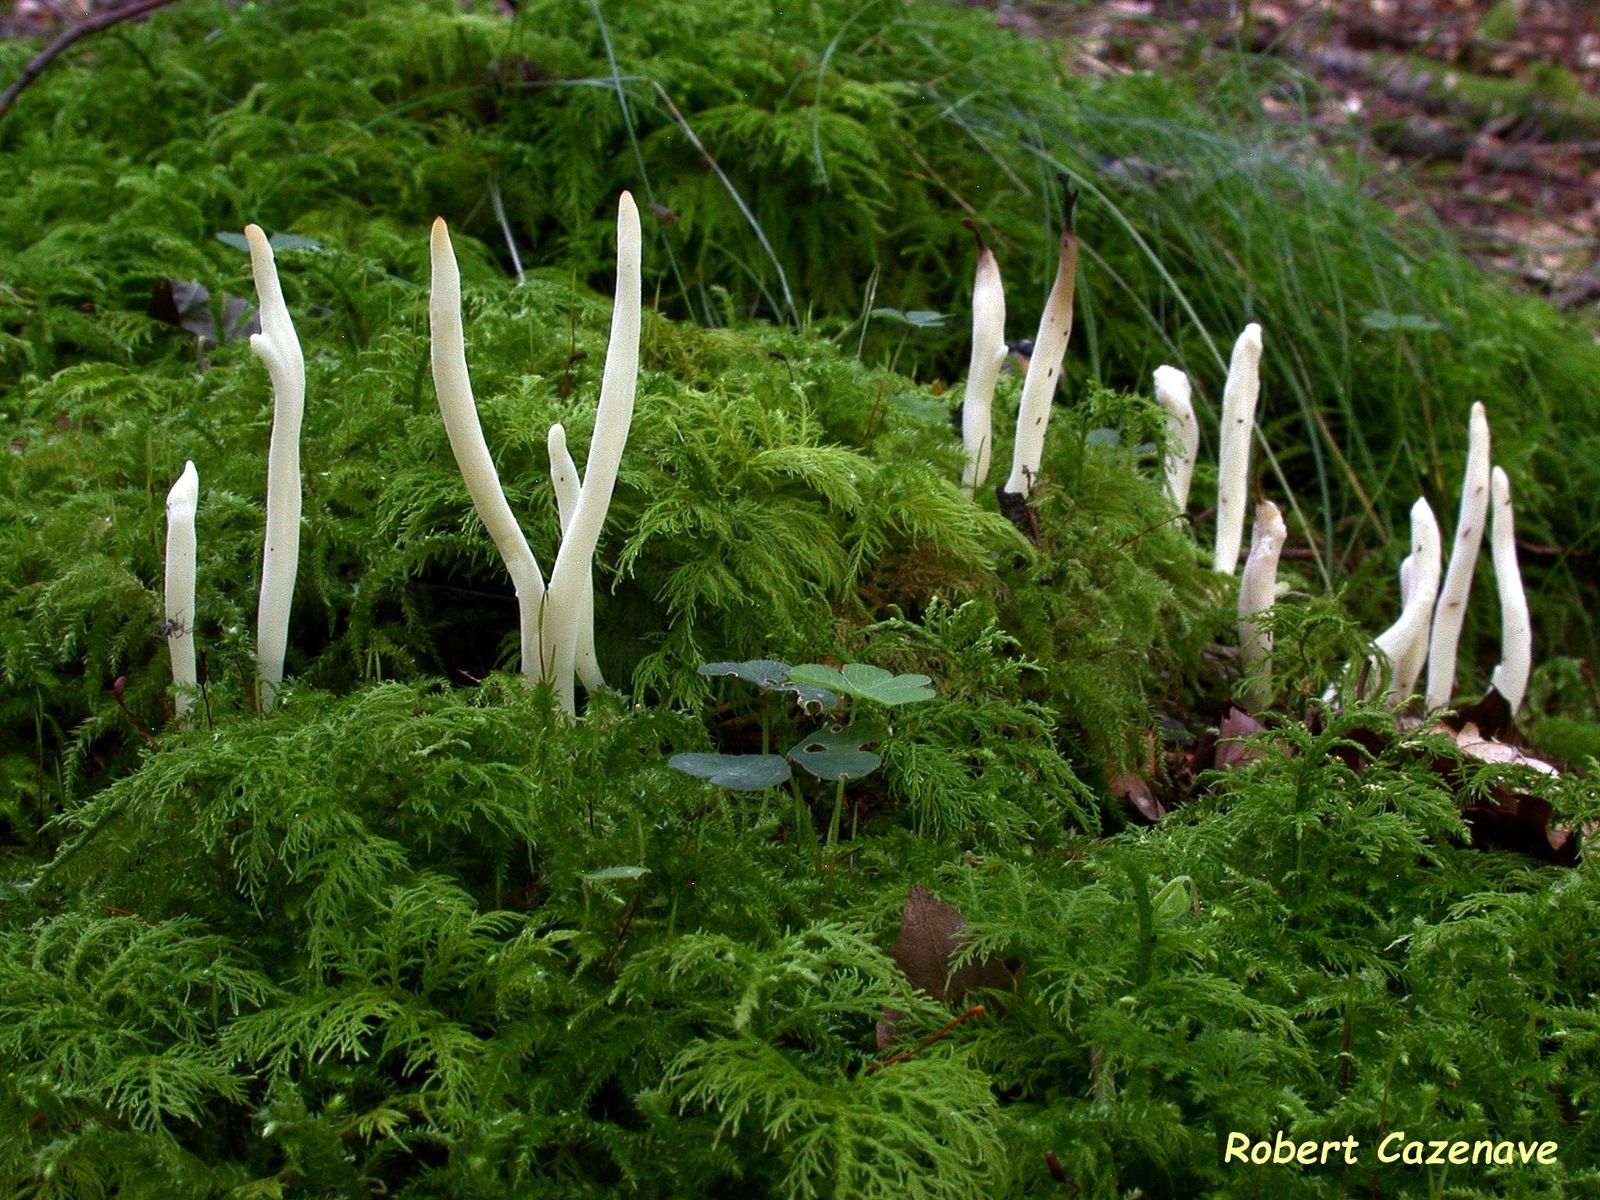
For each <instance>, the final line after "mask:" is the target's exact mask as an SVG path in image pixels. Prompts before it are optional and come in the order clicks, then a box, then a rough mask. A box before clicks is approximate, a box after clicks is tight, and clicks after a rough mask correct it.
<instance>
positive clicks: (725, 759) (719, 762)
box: [667, 754, 790, 792]
mask: <svg viewBox="0 0 1600 1200" xmlns="http://www.w3.org/2000/svg"><path fill="white" fill-rule="evenodd" d="M667 765H668V766H669V767H671V768H673V769H674V770H676V771H682V772H683V773H684V774H685V775H693V776H694V777H695V778H696V779H709V780H710V781H711V782H712V783H714V784H716V785H717V786H718V787H725V788H727V789H728V790H729V791H730V792H760V791H765V790H766V789H767V788H769V787H775V786H777V785H778V784H780V783H783V782H785V781H787V780H788V778H789V774H790V772H789V764H788V762H786V761H785V760H784V757H783V755H781V754H674V755H673V756H672V757H671V758H669V759H668V760H667Z"/></svg>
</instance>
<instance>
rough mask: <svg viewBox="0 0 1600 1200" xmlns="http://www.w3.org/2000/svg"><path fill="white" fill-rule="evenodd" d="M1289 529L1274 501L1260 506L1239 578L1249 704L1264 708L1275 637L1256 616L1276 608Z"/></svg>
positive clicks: (1241, 641)
mask: <svg viewBox="0 0 1600 1200" xmlns="http://www.w3.org/2000/svg"><path fill="white" fill-rule="evenodd" d="M1288 537H1289V530H1288V528H1287V526H1285V525H1284V523H1283V514H1282V513H1280V512H1279V511H1278V506H1277V505H1276V504H1274V503H1272V501H1270V500H1263V501H1262V502H1261V503H1260V504H1258V505H1256V520H1255V525H1254V527H1253V528H1252V530H1251V533H1250V555H1249V557H1248V558H1246V559H1245V564H1244V574H1243V575H1241V576H1240V578H1239V670H1240V673H1241V674H1242V675H1243V676H1244V677H1245V680H1246V692H1245V694H1244V696H1243V699H1244V701H1245V703H1247V704H1249V705H1250V706H1251V707H1252V708H1260V707H1261V706H1262V705H1264V704H1265V703H1266V702H1267V701H1268V700H1269V699H1270V698H1271V695H1272V664H1271V656H1272V635H1271V634H1270V633H1268V632H1267V631H1266V630H1265V629H1263V628H1261V626H1260V624H1259V623H1258V622H1257V621H1256V616H1257V614H1259V613H1260V612H1261V611H1262V610H1263V609H1266V608H1270V607H1271V606H1272V602H1273V598H1274V593H1275V592H1276V590H1277V586H1278V556H1279V555H1280V554H1282V553H1283V543H1284V542H1285V541H1286V540H1287V539H1288Z"/></svg>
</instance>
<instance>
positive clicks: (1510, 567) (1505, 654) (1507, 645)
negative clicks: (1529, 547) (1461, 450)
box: [1489, 467, 1533, 713]
mask: <svg viewBox="0 0 1600 1200" xmlns="http://www.w3.org/2000/svg"><path fill="white" fill-rule="evenodd" d="M1491 490H1492V492H1493V501H1494V522H1493V525H1492V526H1491V528H1490V530H1489V550H1490V554H1491V557H1492V558H1493V560H1494V581H1495V586H1496V587H1497V588H1498V590H1499V592H1500V665H1499V666H1497V667H1495V669H1494V674H1493V675H1492V676H1490V680H1489V682H1490V684H1491V685H1492V686H1493V687H1494V690H1495V691H1497V692H1499V693H1500V694H1501V695H1502V696H1504V697H1505V699H1506V703H1507V704H1508V705H1510V706H1511V711H1512V712H1513V713H1515V712H1516V711H1517V709H1519V708H1521V707H1522V699H1523V697H1524V696H1526V695H1527V693H1528V675H1529V674H1530V673H1531V672H1532V670H1533V624H1532V623H1531V622H1530V621H1529V619H1528V597H1527V595H1526V594H1525V593H1524V592H1523V590H1522V572H1521V571H1520V570H1519V569H1518V568H1517V543H1516V529H1515V528H1514V522H1513V520H1512V517H1513V514H1512V511H1511V481H1510V480H1509V479H1508V478H1506V473H1505V471H1504V470H1503V469H1501V468H1500V467H1496V468H1495V469H1494V475H1493V482H1492V484H1491Z"/></svg>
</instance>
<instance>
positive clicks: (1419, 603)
mask: <svg viewBox="0 0 1600 1200" xmlns="http://www.w3.org/2000/svg"><path fill="white" fill-rule="evenodd" d="M1441 553H1442V551H1441V546H1440V540H1439V522H1438V520H1437V519H1435V517H1434V515H1433V508H1432V506H1431V505H1429V503H1428V502H1427V500H1426V499H1419V500H1418V501H1417V502H1416V503H1415V504H1413V505H1412V506H1411V554H1410V563H1411V566H1410V568H1409V569H1408V573H1409V580H1408V581H1407V580H1406V575H1404V574H1403V575H1402V581H1403V585H1402V586H1403V589H1404V590H1405V591H1406V592H1407V594H1406V596H1405V602H1404V603H1403V604H1402V605H1401V608H1400V617H1399V619H1398V620H1396V621H1395V623H1394V624H1393V625H1391V626H1389V628H1388V629H1386V630H1384V631H1383V632H1382V633H1381V634H1379V635H1378V636H1377V638H1376V639H1375V642H1376V644H1377V647H1378V649H1379V650H1380V651H1382V652H1383V654H1384V656H1385V657H1386V658H1388V660H1389V662H1390V664H1391V673H1390V676H1389V682H1388V686H1387V687H1386V688H1385V689H1384V694H1385V696H1386V698H1387V699H1388V701H1389V703H1390V704H1391V705H1392V704H1396V703H1398V702H1399V701H1401V700H1403V699H1404V698H1405V697H1406V696H1409V695H1410V694H1411V691H1412V689H1413V688H1414V687H1415V685H1416V682H1417V677H1418V676H1419V675H1421V674H1422V668H1423V667H1424V666H1425V665H1426V664H1427V660H1428V625H1429V618H1430V616H1431V615H1432V613H1433V602H1434V600H1435V599H1436V598H1437V597H1438V594H1439V574H1440V569H1441V561H1440V559H1441ZM1406 582H1408V583H1409V587H1408V588H1407V587H1405V583H1406Z"/></svg>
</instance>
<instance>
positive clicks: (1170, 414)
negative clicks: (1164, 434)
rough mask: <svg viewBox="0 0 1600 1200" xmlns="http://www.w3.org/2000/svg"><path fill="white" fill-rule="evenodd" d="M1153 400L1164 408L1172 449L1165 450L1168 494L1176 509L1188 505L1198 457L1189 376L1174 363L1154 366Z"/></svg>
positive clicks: (1197, 434)
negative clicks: (1190, 485)
mask: <svg viewBox="0 0 1600 1200" xmlns="http://www.w3.org/2000/svg"><path fill="white" fill-rule="evenodd" d="M1155 388H1156V402H1157V403H1158V404H1160V405H1161V407H1162V408H1164V409H1166V410H1167V430H1168V432H1169V433H1170V434H1171V436H1172V449H1171V450H1169V451H1168V452H1167V462H1166V472H1167V495H1168V496H1171V497H1172V503H1173V506H1174V507H1175V508H1177V510H1178V511H1179V512H1183V511H1184V510H1185V509H1186V508H1187V507H1188V505H1189V482H1190V480H1192V479H1193V478H1194V464H1195V460H1196V459H1197V458H1199V457H1200V425H1199V423H1198V422H1197V421H1196V420H1195V419H1194V404H1193V402H1192V400H1191V398H1190V397H1191V389H1190V387H1189V377H1188V376H1187V375H1185V374H1184V373H1183V372H1182V371H1180V370H1178V368H1177V367H1157V368H1156V370H1155Z"/></svg>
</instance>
